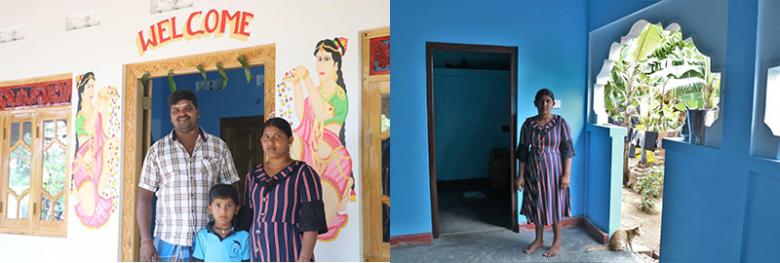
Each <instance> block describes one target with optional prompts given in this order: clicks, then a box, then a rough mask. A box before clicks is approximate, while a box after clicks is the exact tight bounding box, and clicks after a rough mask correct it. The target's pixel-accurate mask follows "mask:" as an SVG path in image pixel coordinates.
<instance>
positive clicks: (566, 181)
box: [561, 174, 571, 190]
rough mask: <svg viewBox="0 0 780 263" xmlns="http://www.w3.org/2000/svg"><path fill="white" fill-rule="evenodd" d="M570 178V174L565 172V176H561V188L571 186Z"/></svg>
mask: <svg viewBox="0 0 780 263" xmlns="http://www.w3.org/2000/svg"><path fill="white" fill-rule="evenodd" d="M570 179H571V178H569V174H563V176H562V177H561V190H564V189H566V188H569V183H570V182H569V180H570Z"/></svg>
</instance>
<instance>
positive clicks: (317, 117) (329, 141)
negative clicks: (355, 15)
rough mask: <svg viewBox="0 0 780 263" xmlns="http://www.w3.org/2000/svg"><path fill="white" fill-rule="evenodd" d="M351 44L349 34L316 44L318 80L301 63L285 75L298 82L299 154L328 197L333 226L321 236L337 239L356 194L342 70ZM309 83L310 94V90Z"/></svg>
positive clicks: (287, 80) (287, 81)
mask: <svg viewBox="0 0 780 263" xmlns="http://www.w3.org/2000/svg"><path fill="white" fill-rule="evenodd" d="M346 50H347V39H346V38H336V39H325V40H322V41H320V42H318V43H317V45H316V47H315V48H314V57H315V58H316V68H317V71H316V73H317V79H318V80H319V83H318V84H314V81H313V80H312V77H311V75H310V74H309V70H308V69H306V68H305V67H303V66H298V67H296V68H294V69H293V70H292V71H290V72H287V73H286V74H285V76H284V81H285V84H286V85H288V86H290V84H292V86H293V87H294V88H293V90H294V98H295V99H294V105H295V106H294V107H295V114H296V117H297V119H298V120H299V123H298V125H297V126H296V127H295V129H294V136H295V137H298V138H296V139H295V140H294V141H293V142H294V143H293V148H292V149H294V152H296V153H298V154H300V156H296V158H295V159H298V160H303V161H305V162H306V163H308V164H309V165H311V166H312V167H314V169H315V170H316V171H317V172H318V173H319V174H320V176H321V177H322V182H323V183H322V188H323V200H324V203H325V217H326V219H327V223H328V232H327V233H325V234H321V235H320V236H319V239H320V240H326V241H327V240H333V239H335V238H336V237H337V236H338V233H339V231H341V229H342V228H344V227H345V226H346V225H347V221H348V219H349V216H348V215H347V212H346V207H347V203H348V202H349V201H350V200H351V199H354V196H355V191H354V183H355V180H354V177H353V176H352V157H350V155H349V152H348V151H347V148H346V144H345V140H344V120H345V119H346V117H347V111H348V108H349V100H348V99H347V89H346V86H345V85H344V78H343V76H342V72H341V64H342V61H341V58H342V56H344V53H345V52H346ZM304 88H305V91H306V94H304Z"/></svg>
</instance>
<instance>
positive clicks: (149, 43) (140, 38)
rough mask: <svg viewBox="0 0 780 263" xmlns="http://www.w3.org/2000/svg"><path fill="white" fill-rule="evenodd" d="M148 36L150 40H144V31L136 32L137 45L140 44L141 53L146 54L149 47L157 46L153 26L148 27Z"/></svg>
mask: <svg viewBox="0 0 780 263" xmlns="http://www.w3.org/2000/svg"><path fill="white" fill-rule="evenodd" d="M149 35H150V36H151V37H152V38H151V39H146V38H144V31H138V43H141V51H142V52H146V50H147V49H149V46H151V47H154V46H156V45H157V35H156V34H155V30H154V25H152V26H150V27H149Z"/></svg>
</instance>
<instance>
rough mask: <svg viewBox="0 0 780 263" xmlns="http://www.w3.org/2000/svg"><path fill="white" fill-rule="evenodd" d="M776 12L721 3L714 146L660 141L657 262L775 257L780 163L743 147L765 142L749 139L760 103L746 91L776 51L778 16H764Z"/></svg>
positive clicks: (779, 234) (758, 4)
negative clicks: (723, 38)
mask: <svg viewBox="0 0 780 263" xmlns="http://www.w3.org/2000/svg"><path fill="white" fill-rule="evenodd" d="M773 2H774V3H773ZM778 12H780V6H778V5H777V2H776V1H730V2H728V28H727V30H728V32H727V34H728V40H727V47H728V48H727V50H728V52H727V54H726V72H727V73H726V74H727V75H726V78H725V81H726V82H725V85H726V87H727V89H725V93H726V94H725V95H724V96H725V98H724V99H725V101H724V102H723V109H724V111H725V112H724V115H723V118H724V120H723V123H724V125H723V126H724V129H723V138H724V139H723V143H722V147H721V148H720V149H711V148H707V147H701V146H695V145H688V144H684V143H676V142H668V141H667V142H665V143H667V144H669V147H667V151H666V153H667V160H669V161H667V163H668V164H670V165H667V168H666V176H665V180H666V182H665V183H664V188H665V189H664V195H665V198H664V215H663V222H664V225H663V229H662V233H661V260H666V261H673V262H675V261H690V260H694V259H696V260H701V261H731V262H733V261H764V262H770V261H771V262H778V261H780V255H778V254H777V253H776V252H777V249H776V248H777V243H778V241H780V223H778V222H780V221H778V220H777V218H778V217H779V216H780V206H778V205H777V202H776V201H777V200H780V192H778V191H777V190H776V189H778V187H780V162H778V161H777V160H768V159H764V158H761V157H757V156H751V150H750V145H751V141H753V142H754V143H771V142H770V141H762V140H764V139H766V138H761V137H759V136H756V137H754V138H753V139H751V135H754V136H755V135H756V134H755V133H752V132H751V130H752V129H751V127H753V128H755V126H752V125H751V122H756V121H757V120H756V119H754V116H753V114H752V113H753V112H754V107H755V108H758V106H759V104H758V103H755V104H754V101H760V100H764V97H763V96H764V94H763V93H762V92H755V93H754V91H755V90H756V89H757V87H760V86H761V85H762V84H760V83H762V81H761V77H762V74H761V73H757V71H758V72H762V71H765V70H766V68H765V67H764V66H763V65H765V63H766V60H765V58H763V56H768V57H775V58H777V55H778V52H780V51H778V50H777V49H776V44H777V42H776V39H777V34H778V33H780V31H778V27H777V21H778V20H777V19H776V18H772V17H771V16H776V14H777V13H778ZM759 14H760V15H759ZM758 29H761V31H760V34H757V33H758V32H759V31H758ZM764 30H766V31H764ZM773 44H774V45H775V46H771V45H773ZM763 47H767V49H764V48H763ZM763 75H765V73H764V74H763ZM754 94H755V96H754ZM761 106H763V105H761ZM760 110H761V111H763V108H761V109H760ZM757 115H758V114H756V116H755V117H758V116H757ZM754 131H755V130H754ZM770 189H774V190H770ZM670 195H671V197H670ZM770 200H771V201H770ZM691 219H699V220H691Z"/></svg>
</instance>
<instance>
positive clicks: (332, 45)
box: [314, 38, 347, 145]
mask: <svg viewBox="0 0 780 263" xmlns="http://www.w3.org/2000/svg"><path fill="white" fill-rule="evenodd" d="M320 48H322V50H323V51H325V52H328V53H330V55H331V56H332V57H333V62H334V63H336V74H337V75H338V79H336V84H338V85H339V87H341V89H342V90H344V94H347V86H346V85H345V84H344V77H342V74H341V56H342V54H343V52H344V50H346V47H345V46H343V45H342V44H341V41H339V39H338V38H336V39H323V40H320V42H317V45H316V46H315V48H314V56H315V57H316V56H317V51H319V50H320ZM339 140H341V144H344V145H346V144H347V143H346V139H345V137H344V125H341V131H339Z"/></svg>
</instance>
